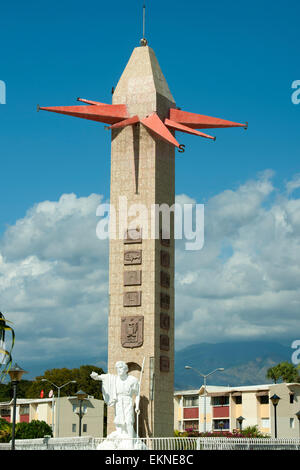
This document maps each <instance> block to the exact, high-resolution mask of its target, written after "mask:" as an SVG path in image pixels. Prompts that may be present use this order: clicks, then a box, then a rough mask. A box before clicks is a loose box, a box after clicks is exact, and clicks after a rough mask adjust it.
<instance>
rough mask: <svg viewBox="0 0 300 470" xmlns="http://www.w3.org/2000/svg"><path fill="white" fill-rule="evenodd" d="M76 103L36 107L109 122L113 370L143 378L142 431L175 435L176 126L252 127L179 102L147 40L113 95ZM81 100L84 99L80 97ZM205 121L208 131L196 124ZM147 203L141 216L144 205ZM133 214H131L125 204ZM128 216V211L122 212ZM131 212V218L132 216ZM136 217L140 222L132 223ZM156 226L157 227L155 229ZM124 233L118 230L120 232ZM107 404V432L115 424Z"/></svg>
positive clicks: (189, 129) (194, 130) (194, 131)
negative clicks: (161, 213) (167, 219)
mask: <svg viewBox="0 0 300 470" xmlns="http://www.w3.org/2000/svg"><path fill="white" fill-rule="evenodd" d="M78 101H80V102H81V104H80V105H79V106H78V105H77V106H51V107H39V106H38V110H40V109H41V110H45V111H50V112H52V113H58V114H63V115H67V116H73V117H78V118H81V119H87V120H91V121H96V122H99V123H106V124H110V129H111V130H112V144H111V197H110V202H111V206H112V212H111V221H113V220H114V217H113V213H114V214H115V215H116V217H115V219H116V222H117V226H116V227H112V231H111V234H110V237H111V238H110V261H109V269H110V274H109V284H110V286H109V294H110V305H109V322H108V369H109V372H110V373H115V369H114V367H115V363H116V362H117V361H120V360H122V361H125V362H126V363H127V364H128V366H129V372H130V373H132V374H134V375H136V376H137V377H140V369H141V366H142V363H143V360H144V358H145V368H144V374H143V380H142V387H141V415H140V419H139V424H140V427H139V430H140V436H154V437H155V436H158V437H159V436H162V437H163V436H168V437H170V436H172V435H173V383H174V214H173V212H170V215H171V227H170V233H169V236H168V237H166V235H165V233H163V236H162V237H161V236H159V237H158V238H156V235H157V234H158V235H160V231H161V229H162V228H163V229H164V228H165V227H162V220H156V223H155V224H154V227H153V224H152V222H153V217H152V218H151V214H152V215H153V211H151V208H153V207H154V206H155V205H156V206H161V205H164V206H165V207H169V208H171V207H172V205H173V204H174V199H175V193H174V185H175V147H177V148H179V149H180V150H183V149H182V147H181V146H180V145H179V143H178V142H177V140H176V139H175V137H174V132H175V131H180V132H185V133H188V134H193V135H197V136H200V137H203V138H206V139H211V140H215V137H213V136H211V135H209V134H205V133H203V132H202V130H203V129H214V128H232V127H243V128H245V129H246V128H247V126H248V124H247V123H237V122H233V121H228V120H224V119H220V118H215V117H211V116H205V115H203V114H195V113H191V112H187V111H182V110H181V109H178V108H176V106H175V102H174V99H173V97H172V95H171V93H170V90H169V87H168V85H167V82H166V80H165V78H164V76H163V74H162V72H161V69H160V67H159V64H158V62H157V59H156V57H155V54H154V52H153V50H152V49H151V48H150V47H148V45H147V41H146V39H144V36H143V39H142V40H141V47H137V48H135V49H134V51H133V53H132V55H131V57H130V60H129V62H128V64H127V66H126V68H125V70H124V72H123V74H122V76H121V78H120V81H119V83H118V85H117V87H116V90H115V91H114V94H113V104H106V103H102V102H98V101H92V100H88V99H83V98H78ZM82 103H83V104H82ZM197 129H201V131H199V130H197ZM141 208H144V209H146V215H145V210H144V211H142V212H143V217H142V215H141V214H139V216H140V217H139V218H138V217H137V215H138V214H137V213H138V211H139V209H140V210H141ZM126 209H127V210H128V214H127V210H126ZM127 215H128V216H129V217H128V218H127V217H125V219H127V220H125V222H124V216H127ZM130 216H131V217H130ZM135 220H136V225H133V224H134V222H135ZM152 229H154V230H152ZM120 234H121V237H120ZM113 414H114V413H113V410H112V409H111V408H109V410H108V432H109V433H110V432H111V431H113V430H114V424H113Z"/></svg>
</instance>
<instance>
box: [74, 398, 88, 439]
mask: <svg viewBox="0 0 300 470" xmlns="http://www.w3.org/2000/svg"><path fill="white" fill-rule="evenodd" d="M75 395H76V397H77V398H78V400H79V412H78V413H76V414H77V415H78V416H79V437H80V436H81V421H82V417H83V415H84V412H83V410H82V402H83V400H85V399H86V398H87V393H85V392H83V391H82V390H79V392H77V393H75Z"/></svg>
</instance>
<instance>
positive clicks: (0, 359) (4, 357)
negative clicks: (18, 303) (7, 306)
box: [0, 312, 15, 383]
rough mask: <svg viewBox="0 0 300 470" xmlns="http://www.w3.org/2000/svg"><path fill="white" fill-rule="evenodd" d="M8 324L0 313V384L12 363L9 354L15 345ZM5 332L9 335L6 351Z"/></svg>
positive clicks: (11, 330) (13, 334)
mask: <svg viewBox="0 0 300 470" xmlns="http://www.w3.org/2000/svg"><path fill="white" fill-rule="evenodd" d="M8 323H10V322H8V321H7V320H6V319H5V317H4V315H3V313H1V312H0V383H1V382H3V379H4V378H5V376H6V374H7V372H8V371H9V369H10V366H11V363H12V356H11V352H12V349H13V347H14V343H15V332H14V330H13V328H12V327H11V326H9V325H8ZM7 332H10V333H11V346H10V349H9V350H7V349H6V346H5V339H6V335H7Z"/></svg>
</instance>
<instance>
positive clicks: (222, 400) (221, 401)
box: [212, 395, 229, 406]
mask: <svg viewBox="0 0 300 470" xmlns="http://www.w3.org/2000/svg"><path fill="white" fill-rule="evenodd" d="M224 405H229V396H228V395H226V396H221V397H212V406H224Z"/></svg>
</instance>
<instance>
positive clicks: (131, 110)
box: [108, 46, 175, 436]
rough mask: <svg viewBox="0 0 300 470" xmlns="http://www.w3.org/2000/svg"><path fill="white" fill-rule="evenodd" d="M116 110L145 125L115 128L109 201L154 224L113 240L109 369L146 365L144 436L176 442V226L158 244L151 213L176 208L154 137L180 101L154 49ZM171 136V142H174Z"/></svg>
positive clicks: (135, 69)
mask: <svg viewBox="0 0 300 470" xmlns="http://www.w3.org/2000/svg"><path fill="white" fill-rule="evenodd" d="M113 104H116V105H117V104H125V105H126V107H127V112H128V114H129V116H131V117H132V116H138V118H139V121H140V122H141V123H142V124H140V123H137V124H134V125H133V126H132V125H131V126H126V127H125V128H122V129H120V128H115V129H112V147H111V198H110V202H111V204H112V205H113V206H114V207H115V208H116V209H117V210H116V212H117V213H118V214H120V213H121V211H122V209H121V208H120V207H119V201H120V199H119V197H120V196H125V197H126V201H127V204H128V208H129V207H132V205H133V204H142V205H144V206H145V207H146V208H147V209H148V214H147V215H148V217H147V215H146V216H145V217H147V220H145V223H144V224H142V223H140V224H139V226H137V227H134V226H132V225H131V229H129V230H127V228H128V227H123V228H125V233H124V238H123V239H115V240H113V239H111V240H110V263H109V266H110V278H109V279H110V291H109V293H110V309H109V322H108V324H109V327H108V344H109V347H108V369H109V370H113V368H114V364H115V363H116V361H117V360H118V359H120V358H122V360H124V361H125V362H127V364H129V370H131V371H133V370H136V371H138V370H139V369H140V367H141V365H142V362H143V358H144V357H145V358H146V360H145V368H144V373H143V380H142V387H141V403H140V406H141V417H140V430H141V432H142V434H144V435H145V434H146V435H151V436H171V435H172V434H173V426H174V424H173V423H174V419H173V388H174V385H173V384H174V239H173V238H174V237H173V232H172V231H173V222H172V221H171V233H170V238H169V239H162V240H161V238H162V237H161V233H160V230H161V227H159V228H158V229H157V230H155V231H156V233H158V239H157V238H155V237H154V238H151V233H150V229H151V220H150V215H151V210H150V209H151V206H153V205H154V204H159V205H161V204H163V203H164V204H167V205H168V206H169V207H171V206H172V205H173V204H174V202H175V188H174V185H175V149H174V145H170V143H169V142H168V141H166V140H163V139H161V138H156V137H155V133H156V132H155V130H156V126H157V125H159V124H160V122H161V123H162V124H163V121H164V120H165V119H166V118H167V117H168V115H169V110H170V108H174V107H175V102H174V99H173V97H172V95H171V93H170V90H169V87H168V85H167V82H166V80H165V78H164V76H163V74H162V71H161V69H160V66H159V64H158V62H157V59H156V57H155V54H154V52H153V50H152V49H151V48H150V47H148V46H142V47H137V48H135V49H134V51H133V53H132V55H131V57H130V59H129V62H128V64H127V66H126V68H125V70H124V72H123V74H122V76H121V78H120V81H119V83H118V85H117V87H116V89H115V91H114V94H113ZM148 121H149V122H148ZM117 125H118V124H117ZM158 130H159V129H158ZM166 130H167V129H166ZM167 132H168V134H167V135H168V138H169V139H171V140H172V139H174V137H173V135H172V134H171V133H170V132H169V131H168V130H167ZM174 141H175V139H174ZM141 216H142V214H141ZM171 217H172V215H171ZM158 223H159V221H158ZM142 225H144V226H142ZM119 229H120V227H118V226H117V233H121V234H122V230H123V229H122V228H121V230H119ZM146 230H147V231H148V233H146ZM120 238H121V237H120ZM108 431H109V429H108Z"/></svg>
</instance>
